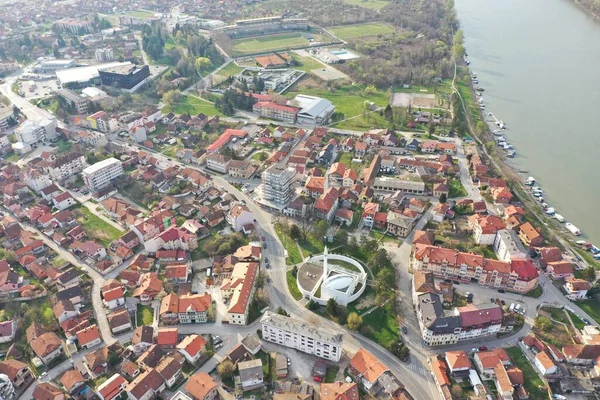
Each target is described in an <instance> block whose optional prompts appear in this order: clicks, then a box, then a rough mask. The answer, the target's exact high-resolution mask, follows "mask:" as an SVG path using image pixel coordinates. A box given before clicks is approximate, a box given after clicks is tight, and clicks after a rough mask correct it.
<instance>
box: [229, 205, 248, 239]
mask: <svg viewBox="0 0 600 400" xmlns="http://www.w3.org/2000/svg"><path fill="white" fill-rule="evenodd" d="M225 220H226V221H227V223H228V224H229V225H231V227H232V228H233V229H234V230H235V231H236V232H239V231H241V230H242V228H243V227H244V225H249V224H253V223H254V214H252V212H251V211H250V209H249V208H248V207H247V206H246V205H245V204H239V203H238V204H235V205H234V206H233V207H232V208H231V210H229V213H228V214H227V215H226V216H225Z"/></svg>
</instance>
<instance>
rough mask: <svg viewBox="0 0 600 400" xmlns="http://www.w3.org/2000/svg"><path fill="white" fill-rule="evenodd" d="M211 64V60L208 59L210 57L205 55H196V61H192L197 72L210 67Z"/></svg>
mask: <svg viewBox="0 0 600 400" xmlns="http://www.w3.org/2000/svg"><path fill="white" fill-rule="evenodd" d="M212 65H213V64H212V61H210V58H206V57H197V58H196V61H194V66H195V67H196V71H198V73H200V72H203V71H205V70H207V69H209V68H210V67H212Z"/></svg>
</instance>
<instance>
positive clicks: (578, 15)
mask: <svg viewBox="0 0 600 400" xmlns="http://www.w3.org/2000/svg"><path fill="white" fill-rule="evenodd" d="M455 5H456V8H457V14H458V18H459V20H460V23H461V26H462V29H463V31H464V35H465V48H466V50H467V53H468V59H469V60H470V61H471V65H470V66H471V69H472V71H473V72H474V73H476V74H477V77H478V79H479V86H483V87H484V88H485V92H484V93H483V98H484V101H485V103H486V107H487V108H486V111H485V112H486V114H487V112H489V111H491V112H493V113H494V114H495V115H496V116H497V117H498V118H499V119H500V120H503V121H504V122H505V123H506V124H507V126H508V128H509V129H508V130H507V131H506V133H505V134H504V137H505V138H506V139H507V141H508V142H509V143H511V144H512V145H513V146H515V149H516V150H517V158H515V159H514V164H515V166H516V167H518V168H523V169H526V170H528V171H529V174H527V175H531V176H534V177H535V178H536V179H537V183H538V184H537V186H541V187H542V188H543V190H544V198H545V201H546V202H547V203H548V204H549V205H550V206H551V207H554V208H555V209H556V211H557V212H558V213H559V214H561V215H562V216H564V217H565V219H566V220H567V221H570V222H572V223H573V224H575V225H576V226H577V227H578V228H579V229H580V230H581V231H582V232H583V237H585V238H587V239H589V240H592V241H596V244H597V245H599V246H600V212H598V210H596V208H597V207H599V206H600V21H598V20H595V19H593V18H591V17H590V16H588V15H587V14H586V13H585V12H584V11H583V10H581V9H579V8H577V7H576V6H575V5H573V4H572V3H571V2H570V1H569V0H455ZM527 175H526V176H527ZM526 176H525V177H526Z"/></svg>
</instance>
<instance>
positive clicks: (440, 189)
mask: <svg viewBox="0 0 600 400" xmlns="http://www.w3.org/2000/svg"><path fill="white" fill-rule="evenodd" d="M449 194H450V185H449V183H448V179H444V180H443V181H442V182H438V183H434V184H433V196H434V197H438V198H439V197H440V196H441V195H445V196H446V197H448V195H449Z"/></svg>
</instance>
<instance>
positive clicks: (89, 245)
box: [69, 240, 106, 261]
mask: <svg viewBox="0 0 600 400" xmlns="http://www.w3.org/2000/svg"><path fill="white" fill-rule="evenodd" d="M69 248H70V250H71V251H72V252H74V253H75V255H76V256H78V257H89V258H92V259H94V260H96V261H99V260H101V259H103V258H106V249H105V248H104V247H102V246H100V245H99V244H98V243H96V242H95V241H93V240H87V241H85V242H74V243H73V244H71V246H70V247H69Z"/></svg>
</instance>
